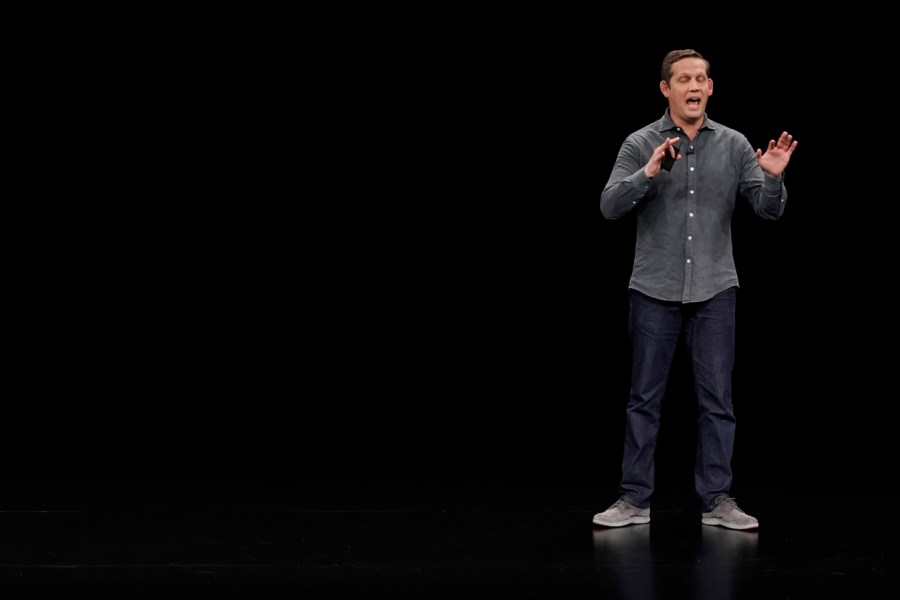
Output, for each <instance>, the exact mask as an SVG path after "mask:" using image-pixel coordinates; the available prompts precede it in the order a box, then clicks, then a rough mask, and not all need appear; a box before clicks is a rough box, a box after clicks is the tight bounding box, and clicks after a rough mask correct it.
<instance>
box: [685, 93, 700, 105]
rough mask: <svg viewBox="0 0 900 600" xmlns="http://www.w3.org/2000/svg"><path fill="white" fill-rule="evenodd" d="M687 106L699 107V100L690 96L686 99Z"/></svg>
mask: <svg viewBox="0 0 900 600" xmlns="http://www.w3.org/2000/svg"><path fill="white" fill-rule="evenodd" d="M687 104H688V106H692V107H694V108H699V107H700V98H699V97H698V96H691V97H689V98H688V99H687Z"/></svg>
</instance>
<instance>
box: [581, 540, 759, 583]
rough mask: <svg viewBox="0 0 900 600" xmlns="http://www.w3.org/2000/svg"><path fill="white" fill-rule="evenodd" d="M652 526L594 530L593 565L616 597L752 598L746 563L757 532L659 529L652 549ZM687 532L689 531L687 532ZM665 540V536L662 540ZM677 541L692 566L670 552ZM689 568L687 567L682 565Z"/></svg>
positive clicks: (751, 560) (753, 551) (753, 549)
mask: <svg viewBox="0 0 900 600" xmlns="http://www.w3.org/2000/svg"><path fill="white" fill-rule="evenodd" d="M652 528H653V525H633V526H629V527H619V528H605V527H596V528H594V532H593V535H594V566H595V569H596V570H597V572H598V574H599V575H600V576H601V577H602V578H603V580H604V581H606V582H611V585H610V583H607V585H608V586H609V587H610V588H612V587H614V589H615V593H616V597H618V598H626V599H634V600H655V599H657V598H665V597H671V596H672V594H673V593H674V594H676V595H678V594H684V595H688V596H689V597H691V598H692V599H695V600H734V599H737V598H742V597H750V595H749V594H751V592H752V591H753V590H749V589H747V586H746V582H747V581H748V580H749V578H748V577H745V575H746V574H747V573H748V568H747V566H748V564H752V563H754V562H755V561H756V560H757V544H758V541H759V534H758V533H757V532H756V531H736V530H732V529H726V528H723V527H712V526H700V534H699V536H696V531H694V532H687V531H682V530H672V529H666V528H663V529H661V530H657V531H656V532H655V538H654V539H655V543H656V545H657V551H656V552H654V550H653V544H651V539H650V533H651V531H652ZM686 534H687V535H686ZM660 538H666V539H660ZM675 544H677V545H680V546H681V549H680V550H679V551H678V552H679V553H682V552H683V553H682V554H680V556H686V557H690V556H694V557H695V559H694V560H693V561H692V562H691V564H693V568H690V567H689V566H688V565H685V564H684V563H683V562H681V565H680V566H679V562H680V561H679V559H678V558H677V557H676V556H673V555H672V548H673V545H675ZM686 567H687V568H686Z"/></svg>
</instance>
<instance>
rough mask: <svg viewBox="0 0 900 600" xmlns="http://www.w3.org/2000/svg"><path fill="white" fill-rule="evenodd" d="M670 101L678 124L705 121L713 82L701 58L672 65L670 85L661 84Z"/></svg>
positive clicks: (670, 106)
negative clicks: (707, 74) (680, 122)
mask: <svg viewBox="0 0 900 600" xmlns="http://www.w3.org/2000/svg"><path fill="white" fill-rule="evenodd" d="M659 88H660V90H662V93H663V95H664V96H665V97H666V98H668V99H669V114H670V115H671V116H672V119H673V120H675V121H676V122H678V121H679V120H681V121H683V122H684V123H688V124H693V123H698V122H700V121H701V120H702V119H703V114H704V112H706V102H707V100H708V99H709V97H710V96H712V91H713V82H712V79H710V78H709V77H707V76H706V62H705V61H704V60H703V59H701V58H683V59H681V60H679V61H677V62H676V63H674V64H673V65H672V77H671V79H669V81H668V83H667V82H665V81H661V82H660V84H659Z"/></svg>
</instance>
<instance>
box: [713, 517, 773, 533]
mask: <svg viewBox="0 0 900 600" xmlns="http://www.w3.org/2000/svg"><path fill="white" fill-rule="evenodd" d="M701 523H703V524H704V525H719V526H720V527H727V528H728V529H740V530H741V531H743V530H746V529H757V528H758V527H759V523H750V524H749V525H735V524H734V523H726V522H725V521H723V520H722V519H702V520H701Z"/></svg>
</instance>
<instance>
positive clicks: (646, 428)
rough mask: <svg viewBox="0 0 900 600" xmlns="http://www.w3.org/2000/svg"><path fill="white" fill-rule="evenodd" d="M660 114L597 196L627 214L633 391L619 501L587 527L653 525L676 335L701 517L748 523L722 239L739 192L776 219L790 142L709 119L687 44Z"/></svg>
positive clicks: (665, 75)
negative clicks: (737, 464) (690, 387)
mask: <svg viewBox="0 0 900 600" xmlns="http://www.w3.org/2000/svg"><path fill="white" fill-rule="evenodd" d="M659 87H660V90H661V91H662V94H663V96H665V97H666V98H667V99H668V109H667V110H666V112H665V114H664V115H663V117H662V118H661V119H659V120H658V121H656V122H654V123H651V124H650V125H647V126H646V127H644V128H642V129H640V130H638V131H635V132H634V133H632V134H631V135H629V136H628V137H627V139H626V140H625V142H624V143H623V144H622V146H621V148H620V150H619V154H618V157H617V159H616V163H615V165H614V166H613V169H612V174H611V175H610V177H609V181H608V182H607V184H606V187H605V188H604V190H603V193H602V195H601V198H600V210H601V212H602V214H603V216H604V217H605V218H607V219H618V218H620V217H623V216H625V215H627V214H629V213H630V212H631V211H635V212H636V220H637V241H636V245H635V256H634V267H633V270H632V275H631V280H630V282H629V290H628V294H629V335H630V340H631V345H632V380H631V391H630V395H629V400H628V406H627V408H626V429H625V445H624V453H623V460H622V478H621V480H620V484H619V499H618V500H617V501H616V502H615V503H614V504H613V505H612V506H611V507H610V508H609V509H607V510H606V511H604V512H601V513H598V514H596V515H594V523H595V524H597V525H602V526H606V527H621V526H623V525H633V524H640V523H649V522H650V498H651V496H652V494H653V487H654V457H653V455H654V451H655V449H656V441H657V434H658V433H659V421H660V411H661V406H662V400H663V397H664V395H665V389H666V384H667V382H668V378H669V371H670V368H671V365H672V361H673V357H674V355H675V350H676V346H677V343H678V341H679V338H680V337H681V336H682V334H683V336H684V340H685V342H686V346H687V351H688V353H689V355H690V360H691V364H692V371H693V377H694V388H695V390H696V394H697V406H698V419H697V427H698V441H697V444H698V447H697V456H696V463H695V467H694V481H695V489H696V492H697V495H698V497H699V499H700V503H701V509H702V518H701V520H702V523H703V524H705V525H720V526H724V527H729V528H732V529H754V528H757V527H758V526H759V522H758V521H757V519H756V518H754V517H752V516H750V515H748V514H746V513H745V512H744V511H742V510H741V509H740V508H739V507H738V506H737V504H736V503H735V501H734V498H732V497H731V496H730V488H731V483H732V472H731V458H732V451H733V447H734V433H735V417H734V411H733V407H732V389H731V385H732V381H731V380H732V370H733V365H734V330H735V297H736V291H737V288H738V277H737V273H736V271H735V263H734V257H733V255H732V245H731V217H732V213H733V211H734V208H735V203H736V199H737V196H738V195H740V196H742V197H744V198H745V199H746V200H747V201H749V202H750V204H751V206H752V207H753V210H754V212H755V213H756V214H757V215H759V216H760V217H762V218H763V219H768V220H776V219H778V218H780V217H781V215H782V213H783V211H784V206H785V200H786V199H787V191H786V190H785V187H784V181H783V179H784V170H785V167H787V165H788V162H789V161H790V158H791V155H792V154H793V152H794V150H795V149H796V148H797V142H796V141H795V140H793V138H792V136H790V135H789V134H788V133H787V132H784V133H782V134H781V136H780V137H779V138H778V140H777V141H775V140H770V141H769V144H768V147H767V148H766V151H765V152H763V151H762V150H759V149H757V150H756V151H754V150H753V147H752V146H751V145H750V143H749V142H748V141H747V139H746V137H744V136H743V135H742V134H741V133H740V132H738V131H735V130H733V129H730V128H728V127H725V126H723V125H721V124H720V123H716V122H715V121H712V120H711V119H709V117H708V116H707V115H706V104H707V101H708V100H709V97H710V96H711V95H712V92H713V81H712V79H710V77H709V62H708V61H707V60H706V59H705V58H703V56H701V55H700V53H698V52H696V51H694V50H674V51H672V52H669V53H668V54H667V55H666V57H665V59H664V60H663V64H662V81H660V83H659Z"/></svg>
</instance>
